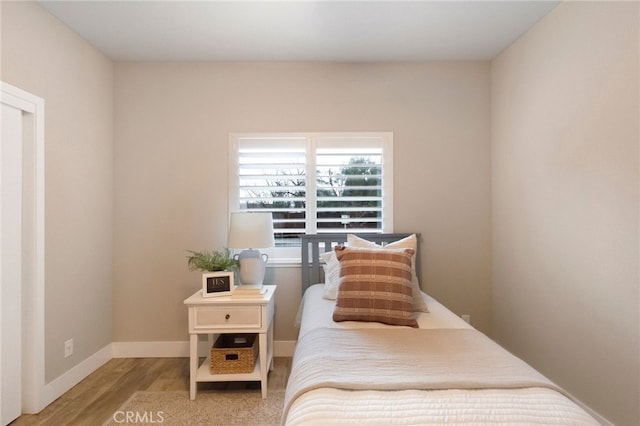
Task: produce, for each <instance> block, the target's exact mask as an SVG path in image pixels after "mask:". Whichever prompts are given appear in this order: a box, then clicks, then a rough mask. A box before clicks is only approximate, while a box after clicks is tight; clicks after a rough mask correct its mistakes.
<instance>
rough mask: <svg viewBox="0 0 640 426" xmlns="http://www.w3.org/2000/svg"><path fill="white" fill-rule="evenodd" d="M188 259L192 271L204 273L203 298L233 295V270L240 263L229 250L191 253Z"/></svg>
mask: <svg viewBox="0 0 640 426" xmlns="http://www.w3.org/2000/svg"><path fill="white" fill-rule="evenodd" d="M188 252H189V253H191V255H190V256H188V257H187V265H188V266H189V269H190V270H191V271H195V270H200V271H202V296H203V297H212V296H226V295H230V294H231V293H233V290H234V288H235V287H234V285H233V281H234V280H233V272H232V269H233V268H235V267H236V266H238V261H237V259H235V258H234V257H233V256H231V252H230V251H229V249H227V248H225V249H224V250H219V251H207V250H205V251H191V250H188Z"/></svg>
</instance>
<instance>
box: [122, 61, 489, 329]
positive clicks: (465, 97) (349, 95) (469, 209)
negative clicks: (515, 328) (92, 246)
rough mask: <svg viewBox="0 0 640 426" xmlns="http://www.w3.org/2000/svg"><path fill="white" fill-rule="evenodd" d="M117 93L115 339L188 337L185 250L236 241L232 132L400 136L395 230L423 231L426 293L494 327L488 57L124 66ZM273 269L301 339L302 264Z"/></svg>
mask: <svg viewBox="0 0 640 426" xmlns="http://www.w3.org/2000/svg"><path fill="white" fill-rule="evenodd" d="M115 86H116V92H115V93H116V94H115V111H116V116H115V123H116V128H115V135H116V138H115V144H116V154H115V188H116V190H115V192H116V196H115V204H114V205H115V240H114V244H115V247H114V253H115V255H114V341H154V340H180V341H184V340H186V339H187V316H186V310H185V307H184V306H183V304H182V301H183V300H184V299H185V298H186V297H187V296H189V295H190V294H192V293H193V292H195V291H196V290H197V289H198V287H199V285H200V281H199V280H200V277H199V274H198V273H197V272H189V271H188V270H187V267H186V257H185V255H186V250H187V249H194V250H195V249H203V248H210V249H215V248H221V247H223V246H224V245H225V244H226V236H227V210H228V207H227V184H228V183H227V174H228V170H227V156H228V134H229V133H230V132H293V131H392V132H394V143H395V150H394V159H395V176H394V179H395V185H394V187H395V188H394V191H395V192H394V201H395V206H394V207H395V212H394V215H395V231H398V232H404V231H415V232H421V233H422V235H423V236H424V246H423V247H424V251H423V253H424V258H423V259H422V265H423V269H424V287H425V289H426V290H427V291H428V292H429V293H431V294H432V295H434V296H435V297H436V298H438V299H439V300H441V301H442V302H443V303H444V304H446V305H447V306H448V307H449V308H451V309H452V310H453V311H454V312H456V313H459V314H462V313H469V314H471V317H472V321H473V323H474V324H475V325H476V326H478V327H479V328H480V329H482V330H485V331H489V324H490V313H489V310H490V297H491V296H490V267H491V262H490V256H491V243H490V221H491V216H490V187H489V183H490V173H491V172H490V112H489V107H490V66H489V63H488V62H471V63H437V64H403V63H400V64H328V63H220V64H200V63H181V64H175V63H173V64H171V63H119V64H117V65H116V85H115ZM269 274H270V276H271V277H272V280H273V281H271V282H275V283H277V284H278V285H279V289H278V293H277V295H276V296H277V297H276V303H277V315H276V330H275V338H276V340H293V339H295V338H296V335H297V330H296V329H295V328H294V327H293V318H294V315H295V312H296V310H297V308H298V301H299V299H300V290H299V269H297V268H278V269H272V270H270V271H269Z"/></svg>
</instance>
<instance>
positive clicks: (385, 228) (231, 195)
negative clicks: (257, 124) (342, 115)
mask: <svg viewBox="0 0 640 426" xmlns="http://www.w3.org/2000/svg"><path fill="white" fill-rule="evenodd" d="M250 138H251V139H265V140H267V139H276V138H277V139H280V140H287V139H304V146H305V158H306V169H307V175H306V176H307V179H306V185H305V193H306V204H307V208H306V216H305V231H304V232H305V233H307V234H316V233H317V210H316V208H317V200H316V197H317V194H316V172H317V169H316V158H317V149H318V148H319V147H320V148H326V147H331V145H332V144H333V145H334V146H340V145H339V144H340V140H341V139H342V140H343V141H344V140H345V139H346V140H347V141H349V142H350V143H352V146H354V145H357V144H358V142H357V141H358V139H362V140H363V141H366V140H367V139H369V140H371V139H376V138H377V139H380V141H381V142H380V145H381V148H382V173H381V174H382V197H381V202H382V209H381V211H382V221H381V226H382V229H380V230H379V231H377V232H375V233H391V232H393V177H394V174H393V132H304V133H298V132H295V133H294V132H278V133H230V134H229V162H228V164H229V180H228V181H229V184H228V191H229V192H228V212H227V217H229V215H230V213H231V212H233V211H238V210H240V202H239V190H238V188H239V186H240V183H239V182H240V176H239V161H238V159H239V157H238V154H239V145H240V141H241V139H250ZM360 143H362V144H363V145H366V142H360ZM309 171H312V172H311V173H312V174H313V176H311V173H310V172H309ZM310 176H311V178H309V177H310ZM309 206H312V207H309ZM352 232H358V233H362V232H367V231H366V230H359V229H353V231H352ZM262 251H263V252H265V253H267V254H268V255H269V263H271V264H276V265H278V266H286V265H287V264H291V265H292V266H294V265H299V264H300V246H292V247H271V248H269V249H265V250H262Z"/></svg>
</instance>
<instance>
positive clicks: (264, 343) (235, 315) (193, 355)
mask: <svg viewBox="0 0 640 426" xmlns="http://www.w3.org/2000/svg"><path fill="white" fill-rule="evenodd" d="M264 288H265V289H266V291H265V292H264V293H263V294H258V295H251V296H249V295H231V296H223V297H206V298H205V297H202V291H201V290H199V291H198V292H196V293H195V294H194V295H193V296H191V297H189V298H188V299H186V300H185V301H184V304H185V305H187V306H188V308H189V335H190V336H189V361H190V362H189V365H190V367H189V376H190V378H189V397H190V398H191V399H195V398H196V393H197V388H198V382H234V381H260V385H261V388H262V398H266V397H267V374H268V371H269V370H270V369H271V368H272V361H273V314H274V311H275V298H274V297H273V295H274V293H275V292H276V286H275V285H266V286H264ZM223 333H256V334H257V335H258V359H257V361H256V363H255V367H254V369H253V372H251V373H246V374H211V373H210V371H209V365H210V356H211V355H210V354H209V355H208V357H207V359H206V360H205V361H204V362H203V363H202V364H200V363H199V356H198V336H199V335H200V334H206V335H208V338H209V348H210V347H211V345H212V344H213V341H214V336H215V335H217V334H223Z"/></svg>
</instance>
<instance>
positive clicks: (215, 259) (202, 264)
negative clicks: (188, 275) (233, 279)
mask: <svg viewBox="0 0 640 426" xmlns="http://www.w3.org/2000/svg"><path fill="white" fill-rule="evenodd" d="M187 251H188V252H189V253H191V255H190V256H188V257H187V264H188V266H189V270H191V271H196V270H200V271H202V272H216V271H230V270H232V269H233V268H235V267H237V266H238V261H237V260H236V259H234V258H233V256H231V252H230V251H229V249H228V248H225V249H224V250H218V251H208V250H204V251H192V250H187Z"/></svg>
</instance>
